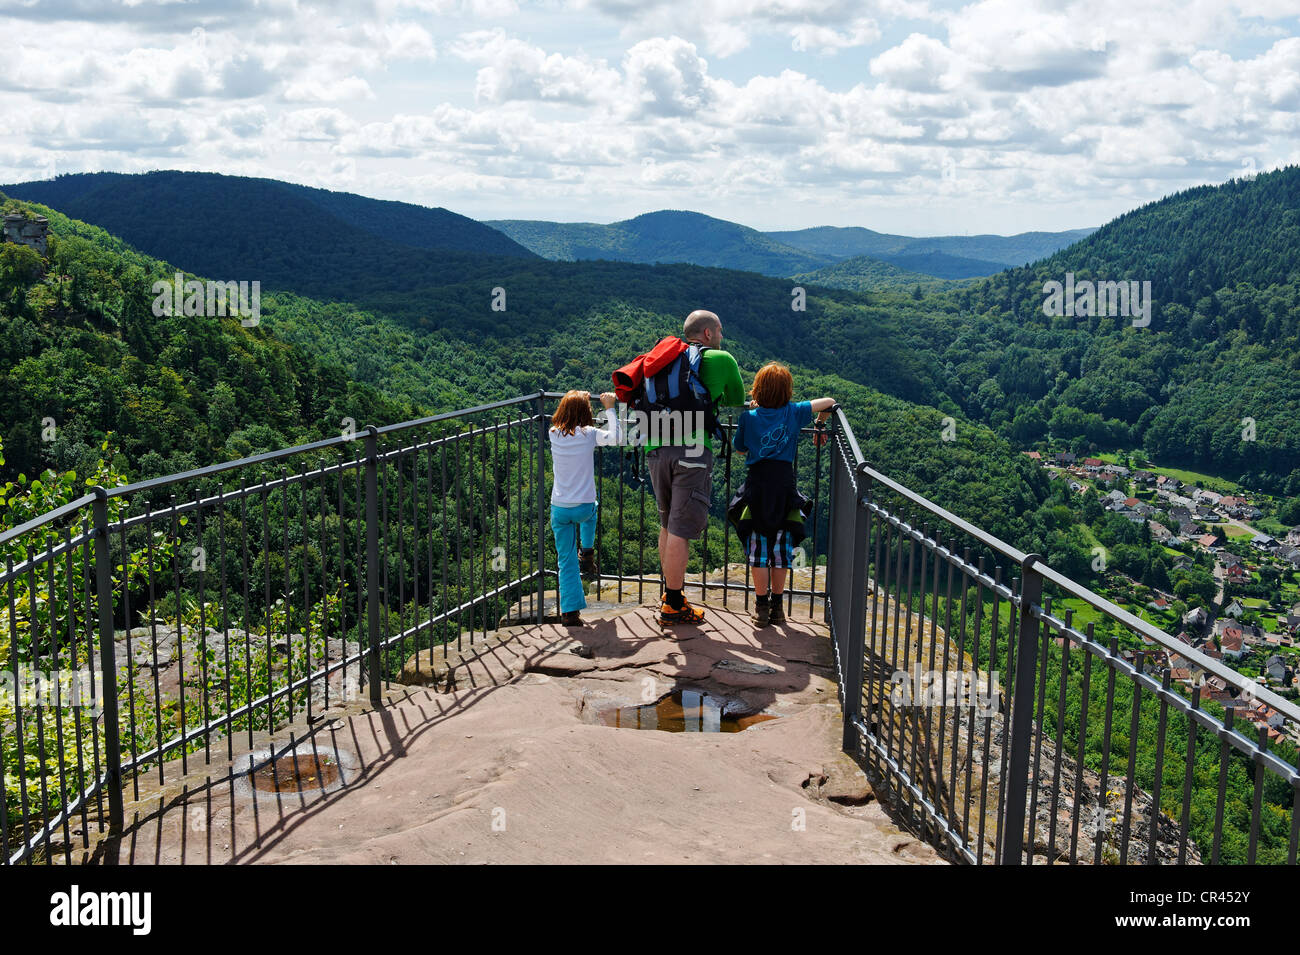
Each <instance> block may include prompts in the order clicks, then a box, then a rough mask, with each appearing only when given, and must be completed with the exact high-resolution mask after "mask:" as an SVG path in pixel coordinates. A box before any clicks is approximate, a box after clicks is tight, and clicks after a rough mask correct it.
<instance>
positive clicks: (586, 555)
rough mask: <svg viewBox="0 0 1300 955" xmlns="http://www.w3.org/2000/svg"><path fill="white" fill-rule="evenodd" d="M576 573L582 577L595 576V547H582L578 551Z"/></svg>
mask: <svg viewBox="0 0 1300 955" xmlns="http://www.w3.org/2000/svg"><path fill="white" fill-rule="evenodd" d="M578 573H580V574H582V575H583V576H584V577H594V576H596V548H594V547H584V548H582V549H580V550H579V551H578Z"/></svg>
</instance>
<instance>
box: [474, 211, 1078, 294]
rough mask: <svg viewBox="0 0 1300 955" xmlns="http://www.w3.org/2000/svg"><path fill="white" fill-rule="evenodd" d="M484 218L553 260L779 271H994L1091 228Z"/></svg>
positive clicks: (950, 274)
mask: <svg viewBox="0 0 1300 955" xmlns="http://www.w3.org/2000/svg"><path fill="white" fill-rule="evenodd" d="M487 224H488V225H491V226H493V227H495V228H497V229H500V230H501V231H502V232H504V233H505V234H506V235H508V236H510V237H511V238H512V239H514V240H515V241H516V242H518V243H519V244H520V245H523V246H526V247H527V248H529V249H531V250H532V251H534V252H536V253H537V254H538V255H541V256H543V257H544V258H548V259H554V260H558V261H580V260H584V259H612V260H616V261H621V262H647V263H656V262H668V263H671V262H684V263H690V264H692V265H705V266H716V267H718V268H725V269H739V270H741V271H746V272H760V273H762V274H764V275H773V276H781V277H785V276H793V275H798V274H801V273H808V272H813V271H816V270H819V269H822V268H827V267H831V266H834V265H835V264H837V263H838V262H839V261H840V260H842V259H847V258H857V257H861V256H868V257H870V258H873V259H876V260H879V261H883V262H888V263H890V264H891V265H896V266H898V267H899V268H901V269H905V270H910V271H914V272H919V273H921V274H923V275H927V276H930V277H936V278H944V279H961V278H971V277H974V276H983V275H992V274H993V273H994V272H1000V271H1001V270H1002V269H1003V268H1005V267H1006V266H1008V265H1024V264H1025V263H1027V262H1034V261H1037V260H1038V259H1041V258H1043V257H1044V256H1047V255H1050V254H1051V253H1053V252H1055V251H1057V250H1058V249H1060V248H1062V247H1063V246H1066V245H1069V244H1070V243H1072V242H1075V241H1077V240H1078V239H1080V238H1083V237H1084V236H1086V235H1088V234H1089V232H1091V231H1092V230H1090V229H1075V230H1073V231H1070V232H1059V233H1057V232H1025V233H1021V234H1020V235H1015V236H999V235H980V236H934V237H930V238H913V237H911V236H902V235H888V234H885V233H881V232H873V231H872V230H870V229H862V228H845V229H839V228H833V227H829V226H825V227H820V228H814V229H801V230H798V231H794V232H759V231H757V230H754V229H750V228H747V227H746V226H742V225H738V224H737V223H734V222H727V221H725V220H723V219H715V218H712V217H710V216H706V215H701V214H699V213H696V212H680V211H662V212H650V213H646V214H645V215H641V216H637V217H636V218H635V219H627V220H625V221H623V222H612V223H610V224H609V225H601V224H599V223H595V222H545V221H540V220H532V219H501V220H495V221H489V222H488V223H487ZM826 284H835V283H826Z"/></svg>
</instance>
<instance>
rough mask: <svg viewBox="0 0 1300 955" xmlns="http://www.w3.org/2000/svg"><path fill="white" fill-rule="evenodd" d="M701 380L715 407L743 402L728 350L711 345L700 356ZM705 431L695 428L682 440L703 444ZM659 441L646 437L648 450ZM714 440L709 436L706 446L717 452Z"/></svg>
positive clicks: (741, 387)
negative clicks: (692, 432) (711, 346)
mask: <svg viewBox="0 0 1300 955" xmlns="http://www.w3.org/2000/svg"><path fill="white" fill-rule="evenodd" d="M700 383H701V384H703V385H704V387H705V388H708V389H709V395H710V397H712V398H713V404H714V407H717V408H738V407H740V406H741V405H743V404H744V403H745V382H744V380H743V379H742V378H741V377H740V366H739V365H737V364H736V359H734V358H733V357H731V352H726V351H723V350H722V349H720V348H710V349H709V350H708V351H706V352H705V353H704V354H703V355H701V356H700ZM706 439H708V435H706V434H704V432H703V431H698V432H695V433H694V434H692V435H691V437H690V438H689V439H688V440H686V441H683V442H682V444H703V443H704V441H705V440H706ZM659 445H660V442H658V441H650V440H648V441H646V444H645V447H646V450H647V451H653V450H654V449H655V448H657V447H659ZM716 445H717V442H716V441H713V440H711V439H709V448H710V450H712V451H713V453H714V454H717V453H718V448H717V446H716Z"/></svg>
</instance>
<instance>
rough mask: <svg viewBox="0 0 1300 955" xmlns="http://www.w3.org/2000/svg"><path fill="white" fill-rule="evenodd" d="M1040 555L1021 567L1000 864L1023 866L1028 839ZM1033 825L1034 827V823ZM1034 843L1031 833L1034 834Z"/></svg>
mask: <svg viewBox="0 0 1300 955" xmlns="http://www.w3.org/2000/svg"><path fill="white" fill-rule="evenodd" d="M1041 562H1042V558H1041V557H1040V556H1039V555H1038V554H1026V555H1025V559H1024V560H1023V561H1022V562H1021V564H1020V627H1019V630H1018V632H1017V634H1016V659H1015V662H1014V663H1012V661H1010V660H1008V661H1007V662H1008V664H1010V665H1013V666H1015V668H1016V669H1015V682H1014V689H1013V691H1012V696H1011V738H1010V739H1009V740H1008V741H1007V745H1008V746H1010V747H1011V755H1010V759H1009V761H1008V763H1007V776H1006V779H1004V780H1003V783H1002V799H1003V806H1004V807H1005V812H1004V815H1003V822H1002V845H1001V847H1000V850H999V853H998V861H999V862H1000V863H1001V864H1002V865H1020V862H1021V858H1020V857H1021V854H1022V847H1023V839H1024V835H1025V797H1026V796H1027V795H1028V792H1029V742H1030V739H1031V737H1032V736H1033V728H1034V671H1035V670H1036V669H1037V666H1038V636H1039V634H1038V629H1039V623H1038V618H1037V617H1036V616H1034V613H1033V608H1034V606H1035V605H1037V604H1038V603H1039V602H1040V601H1041V600H1042V596H1043V575H1042V574H1041V573H1039V571H1038V568H1037V565H1038V564H1039V563H1041ZM1029 822H1030V825H1031V826H1032V825H1033V822H1034V821H1033V820H1032V819H1031V820H1030V821H1029ZM1031 839H1032V833H1031Z"/></svg>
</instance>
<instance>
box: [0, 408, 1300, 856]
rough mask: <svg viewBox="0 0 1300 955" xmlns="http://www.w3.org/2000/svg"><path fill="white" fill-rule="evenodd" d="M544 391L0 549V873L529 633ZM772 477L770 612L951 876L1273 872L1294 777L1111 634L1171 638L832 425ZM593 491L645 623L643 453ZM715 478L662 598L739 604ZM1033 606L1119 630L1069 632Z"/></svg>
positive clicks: (539, 582)
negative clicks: (1050, 864)
mask: <svg viewBox="0 0 1300 955" xmlns="http://www.w3.org/2000/svg"><path fill="white" fill-rule="evenodd" d="M559 397H560V395H557V394H554V393H538V394H534V395H529V396H524V397H520V398H516V399H512V400H508V401H501V402H496V403H492V404H486V405H481V406H478V407H475V408H470V409H466V410H463V411H457V412H452V413H448V414H443V415H436V416H433V417H429V418H423V419H420V420H417V421H410V422H404V423H401V424H396V425H391V426H388V427H382V428H376V427H366V428H361V429H357V430H355V431H354V430H348V431H345V432H344V433H342V434H340V435H339V436H337V437H334V438H330V439H327V440H324V441H318V442H315V443H313V444H309V445H304V446H300V447H295V448H289V449H285V450H280V451H272V452H268V453H265V454H259V455H255V456H253V457H250V458H246V459H242V460H239V461H233V462H229V463H226V464H221V465H215V466H212V467H207V468H201V469H198V470H194V471H190V472H186V473H183V474H176V475H170V476H167V477H163V478H158V479H155V480H149V481H143V482H139V483H137V484H132V485H129V486H125V487H118V488H96V489H95V490H94V492H93V493H91V494H87V495H85V496H83V497H81V498H79V499H77V500H75V501H72V502H70V503H68V504H67V505H65V506H63V507H60V508H58V509H57V510H54V511H51V512H49V513H47V514H44V515H41V516H40V517H37V518H35V519H33V520H32V521H30V522H28V523H26V524H24V525H22V526H21V527H17V528H13V529H12V530H9V531H6V532H4V533H3V534H0V561H3V570H2V571H0V651H3V652H0V674H3V678H4V680H5V681H6V682H7V689H8V691H9V692H7V693H5V694H0V756H2V757H3V770H4V788H3V790H0V844H2V845H3V848H4V852H3V855H2V856H0V857H3V858H4V859H5V861H7V862H9V863H32V862H75V861H79V860H80V859H82V858H84V857H85V855H86V852H87V850H88V849H89V847H90V846H91V845H92V843H93V842H94V841H95V839H96V838H97V836H98V834H99V833H102V832H105V831H120V830H121V828H122V825H123V820H124V805H125V802H126V800H128V799H135V798H138V797H139V796H140V793H141V791H142V787H144V786H148V785H149V784H152V783H158V784H162V783H165V782H166V781H167V780H168V778H170V777H169V776H168V774H169V773H171V774H177V773H179V774H184V773H186V772H188V766H189V763H190V762H191V761H192V760H197V759H200V758H201V759H203V760H207V759H208V758H210V757H213V756H214V754H215V755H217V756H221V755H223V754H224V757H225V758H226V759H233V758H234V755H235V752H236V749H237V748H238V749H241V750H242V749H244V748H246V747H251V746H252V745H253V740H254V735H255V734H257V733H269V732H275V731H277V730H279V729H281V728H283V727H285V726H288V725H290V724H293V723H295V722H296V721H302V720H306V721H307V722H313V721H315V720H318V719H320V718H321V716H322V715H323V714H324V713H326V712H327V711H329V710H331V708H332V707H335V706H336V705H337V704H339V703H345V702H348V701H350V700H354V699H357V698H361V697H364V696H367V695H368V697H369V699H370V700H371V701H372V702H375V703H378V702H379V701H380V698H381V690H382V687H383V684H384V682H385V681H388V680H392V679H395V678H397V677H398V675H399V674H400V672H401V670H402V667H403V665H404V663H405V662H406V661H407V660H408V659H409V658H410V657H411V656H412V655H413V654H415V653H417V652H419V651H423V650H429V649H432V648H434V647H437V646H441V645H445V644H454V645H456V646H457V647H460V646H462V645H463V643H464V642H465V641H466V640H470V639H472V638H473V635H474V634H476V633H479V632H482V633H487V632H489V631H491V630H494V629H496V628H497V627H498V626H499V625H500V623H501V621H502V620H503V619H504V618H513V619H518V620H530V621H540V620H542V619H544V617H545V616H547V615H548V614H549V613H550V612H551V610H550V608H551V606H552V604H553V601H552V600H550V599H548V597H547V589H548V582H549V581H552V580H553V579H554V574H555V568H554V561H553V559H552V558H551V553H552V552H551V550H550V548H551V546H552V545H551V542H550V541H549V536H550V535H549V531H548V530H547V524H548V518H547V509H548V500H549V499H548V480H549V473H550V472H549V467H548V464H547V459H546V453H545V443H546V441H547V437H546V429H547V427H548V424H549V412H550V409H551V408H552V407H553V405H554V402H555V401H556V399H558V398H559ZM724 424H725V427H726V428H727V429H728V432H730V428H731V422H730V421H727V422H725V423H724ZM796 467H797V469H798V472H799V476H800V486H801V487H802V488H804V489H805V491H811V494H812V496H813V498H814V502H815V503H814V511H813V514H812V517H811V518H810V524H809V531H810V533H809V538H808V540H807V541H806V542H805V545H804V547H803V548H802V549H801V550H800V552H799V553H798V555H797V561H796V563H797V564H799V565H802V567H803V569H802V570H800V571H796V573H795V574H794V576H793V578H792V580H791V583H790V585H789V586H788V587H787V590H786V599H787V601H788V603H789V613H790V614H791V615H792V616H793V615H795V614H796V613H798V614H803V613H805V612H806V613H807V614H809V615H818V614H824V619H825V620H826V621H827V623H828V624H829V625H830V628H831V632H832V637H833V641H834V644H835V647H836V661H837V665H838V667H839V670H840V687H841V691H842V701H843V706H844V713H845V723H844V725H845V735H844V746H845V749H846V751H848V752H850V753H853V754H854V755H855V756H856V757H857V758H859V759H860V760H861V761H862V762H863V764H864V766H865V767H866V768H867V769H868V771H869V772H870V773H872V775H873V776H874V777H875V778H876V779H877V780H878V781H879V783H880V784H881V785H882V786H883V787H886V788H889V789H890V790H892V791H893V792H894V793H895V794H896V798H895V799H894V800H893V802H894V803H895V804H897V805H898V806H900V807H901V808H902V809H903V811H905V812H907V813H910V814H914V815H915V818H916V820H917V823H918V825H919V826H921V827H923V828H925V829H926V830H927V832H928V833H929V835H930V836H932V837H933V838H934V839H936V840H937V841H940V842H942V843H943V844H944V845H946V846H948V847H949V848H950V849H951V850H952V852H953V854H954V856H955V857H956V858H959V859H964V860H966V861H970V862H974V863H984V862H1015V861H1019V860H1020V859H1022V858H1023V859H1025V860H1027V861H1038V860H1040V859H1042V860H1051V861H1060V860H1064V861H1071V862H1111V861H1114V862H1134V861H1149V862H1163V861H1173V862H1180V861H1196V860H1197V859H1199V858H1202V857H1204V858H1205V861H1260V860H1262V861H1289V862H1294V861H1295V858H1296V832H1297V830H1296V820H1297V818H1300V814H1297V813H1296V811H1295V809H1296V798H1297V792H1298V791H1300V790H1298V788H1297V787H1298V785H1300V782H1298V778H1297V774H1296V770H1295V768H1294V766H1292V765H1291V764H1290V763H1289V762H1286V761H1285V760H1283V759H1281V758H1280V757H1279V756H1278V755H1277V754H1276V753H1274V752H1272V751H1270V749H1269V747H1268V746H1267V745H1266V740H1265V738H1264V737H1263V735H1262V734H1261V735H1260V736H1259V738H1258V739H1256V740H1252V739H1250V738H1249V737H1247V736H1244V735H1242V734H1241V733H1240V732H1239V731H1238V730H1237V729H1234V728H1233V714H1232V712H1231V711H1229V712H1228V713H1227V714H1226V715H1225V716H1224V718H1223V719H1222V720H1221V719H1220V718H1219V716H1218V715H1217V713H1216V710H1215V707H1213V706H1210V707H1206V706H1202V705H1201V704H1200V702H1199V700H1198V697H1197V695H1196V694H1195V693H1193V694H1192V696H1191V698H1190V699H1189V698H1188V697H1186V696H1184V695H1183V694H1182V693H1180V692H1179V691H1178V689H1177V688H1176V687H1171V685H1170V680H1169V677H1168V675H1167V674H1166V675H1163V676H1162V677H1153V676H1151V675H1149V674H1147V673H1144V672H1143V671H1142V664H1141V661H1140V659H1139V661H1138V663H1137V665H1136V666H1134V665H1133V664H1131V663H1129V662H1128V661H1127V660H1126V659H1125V658H1124V657H1123V656H1122V655H1121V653H1120V649H1119V642H1120V641H1121V640H1122V639H1125V634H1136V635H1137V636H1139V637H1142V636H1145V637H1146V638H1147V639H1149V640H1152V641H1153V642H1155V643H1157V644H1159V645H1161V646H1172V645H1174V643H1175V641H1174V640H1173V638H1172V637H1169V636H1168V635H1167V634H1163V633H1161V632H1159V631H1156V630H1153V628H1151V627H1150V626H1148V625H1147V624H1145V623H1143V622H1142V621H1140V620H1136V619H1135V618H1132V617H1131V616H1129V615H1128V614H1126V613H1125V612H1124V611H1123V610H1121V609H1120V608H1118V607H1114V606H1113V605H1111V604H1109V603H1107V602H1106V601H1104V600H1102V599H1101V598H1099V597H1097V596H1096V595H1094V594H1092V593H1091V592H1089V591H1087V590H1086V589H1084V588H1082V587H1079V586H1078V585H1077V584H1074V583H1073V582H1072V581H1069V580H1067V579H1065V578H1062V577H1060V575H1058V574H1055V573H1054V572H1053V571H1051V570H1050V569H1049V568H1046V567H1045V566H1044V565H1042V563H1041V562H1040V561H1038V560H1037V558H1035V557H1034V556H1032V555H1024V554H1021V553H1020V552H1019V551H1016V550H1015V549H1014V548H1011V547H1009V546H1008V545H1006V544H1003V543H1002V542H1000V541H998V540H996V539H995V538H993V537H991V536H989V535H987V534H984V533H983V532H982V531H980V530H979V529H978V528H976V527H974V526H972V525H970V524H967V523H965V522H963V521H961V520H959V519H958V518H956V517H954V516H953V515H951V514H948V513H947V512H946V511H944V510H942V509H941V508H939V507H937V506H936V505H934V504H931V503H930V502H928V501H926V500H925V499H924V498H921V497H920V496H918V495H916V494H914V493H913V492H911V491H909V490H908V489H906V488H904V487H902V486H900V485H898V484H895V483H893V482H892V481H890V480H889V479H888V478H886V477H885V476H884V475H882V474H880V473H878V472H876V471H874V470H872V469H871V468H870V467H868V466H867V465H866V464H865V463H864V462H863V459H862V455H861V452H860V450H859V449H858V446H857V444H856V442H855V440H854V437H853V433H852V429H851V428H850V427H849V424H848V421H847V420H846V419H845V418H844V416H843V414H842V412H839V411H838V410H837V411H836V413H835V417H834V420H833V428H832V440H831V443H830V444H829V445H827V446H826V447H825V448H823V447H821V446H820V445H818V444H817V443H816V442H803V443H801V457H800V458H799V459H797V460H796ZM597 470H598V474H599V487H600V498H601V503H600V508H599V515H600V516H599V522H598V536H597V548H598V568H599V570H598V576H597V580H596V583H597V585H598V592H599V595H600V599H607V600H616V601H622V600H632V599H635V600H636V601H637V602H642V601H645V600H647V599H651V600H654V599H657V598H658V594H659V587H660V580H659V577H658V557H657V553H656V552H655V540H656V536H657V532H658V517H657V512H656V510H655V505H654V499H653V496H652V494H651V493H650V487H649V481H648V479H647V475H646V471H645V466H644V461H643V458H642V457H641V455H640V454H639V453H637V452H636V451H635V450H634V449H628V448H616V447H602V448H598V451H597ZM741 470H742V468H740V467H733V462H732V459H731V457H730V456H729V455H727V456H724V457H722V458H721V459H720V460H718V461H717V462H716V463H715V467H714V494H713V502H714V516H713V519H712V520H711V522H710V526H709V528H708V530H707V532H706V533H705V535H704V536H703V537H702V538H701V539H700V540H699V541H697V542H695V543H694V545H693V554H692V557H691V565H690V567H691V569H690V572H689V575H688V580H687V584H688V587H691V588H699V591H700V592H701V593H702V595H703V596H704V597H705V598H706V599H710V600H716V601H719V602H721V603H722V604H724V605H728V606H730V605H736V606H740V607H748V604H749V590H750V580H749V576H748V568H747V567H745V566H744V557H743V547H742V545H741V542H740V541H738V540H736V539H735V535H734V533H733V532H732V529H731V528H730V527H729V525H728V524H727V522H726V521H725V520H724V519H723V511H724V509H725V507H726V502H727V501H728V500H729V499H730V496H731V494H732V492H733V491H734V490H735V486H736V485H737V484H738V483H739V481H740V475H738V474H737V472H739V471H741ZM1004 575H1007V579H1005V580H1004ZM1054 593H1055V594H1058V595H1061V596H1063V597H1066V598H1069V599H1072V600H1076V601H1082V602H1083V603H1086V604H1087V605H1088V606H1089V607H1092V608H1094V609H1095V611H1096V613H1097V614H1099V615H1100V616H1101V617H1102V618H1103V619H1104V621H1105V622H1106V624H1113V625H1114V626H1115V627H1116V628H1119V630H1122V631H1123V633H1120V632H1113V633H1109V635H1108V636H1107V635H1099V634H1095V633H1094V623H1091V622H1090V623H1089V624H1087V626H1086V627H1085V628H1084V629H1083V630H1082V631H1081V630H1080V629H1078V628H1077V627H1075V626H1074V625H1073V622H1072V618H1073V611H1072V610H1066V611H1065V612H1064V615H1063V616H1062V615H1060V614H1058V613H1056V612H1054V611H1053V609H1052V594H1054ZM1177 648H1178V652H1180V653H1181V654H1183V655H1184V656H1187V657H1189V658H1190V659H1192V660H1194V661H1195V662H1196V663H1197V665H1199V666H1202V667H1203V668H1204V670H1205V672H1207V673H1214V674H1219V675H1221V676H1223V677H1224V678H1225V679H1227V680H1229V681H1230V682H1231V683H1233V685H1235V686H1238V687H1240V688H1242V690H1243V691H1244V692H1249V693H1251V694H1256V695H1257V697H1258V699H1260V700H1261V701H1264V702H1269V703H1273V704H1275V705H1277V706H1278V707H1279V709H1280V710H1281V712H1284V713H1286V714H1287V716H1288V717H1293V716H1294V712H1295V708H1294V705H1293V704H1290V703H1287V702H1286V701H1281V700H1276V698H1275V697H1274V696H1273V695H1272V694H1270V693H1269V692H1268V691H1267V690H1265V689H1263V688H1259V687H1255V686H1254V685H1253V684H1249V681H1246V680H1244V679H1243V678H1242V677H1240V676H1239V675H1237V674H1236V673H1235V672H1233V671H1231V670H1230V669H1228V668H1226V667H1224V666H1223V665H1222V664H1220V663H1218V662H1217V661H1213V660H1208V659H1198V655H1197V654H1196V652H1195V651H1192V650H1191V649H1190V648H1186V647H1184V646H1183V645H1182V644H1177ZM918 666H922V667H924V668H925V672H926V673H928V674H930V676H931V677H934V679H931V680H930V681H929V682H927V683H925V685H924V686H922V681H921V679H920V676H921V674H918V679H917V681H916V685H915V686H913V685H912V684H911V683H910V682H909V680H910V674H911V673H912V672H913V670H915V669H917V667H918ZM1000 673H1007V674H1011V675H1012V678H1011V679H1010V681H1009V685H1008V686H1007V687H1006V688H1005V689H1003V688H1001V687H1000V685H999V682H998V674H1000ZM900 674H902V675H903V678H902V679H900ZM936 675H937V677H936ZM954 677H957V681H956V682H955V683H954V682H953V681H954ZM963 680H964V682H963ZM1247 684H1249V685H1247ZM935 686H937V687H938V691H937V695H936V694H935V692H934V687H935ZM1049 690H1050V692H1049ZM922 691H924V692H922ZM918 693H920V694H921V696H922V697H923V698H922V699H920V700H918V699H916V696H917V694H918ZM908 694H911V696H910V698H909V696H908ZM1153 708H1154V709H1155V710H1156V711H1157V712H1158V717H1153V714H1152V711H1153ZM1153 718H1154V719H1156V720H1157V722H1156V723H1155V724H1152V719H1153ZM1125 730H1127V732H1125ZM1004 781H1005V784H1004ZM1153 807H1154V808H1153ZM1112 810H1113V812H1112ZM1112 815H1113V816H1114V819H1113V820H1112V818H1111V816H1112Z"/></svg>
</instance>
